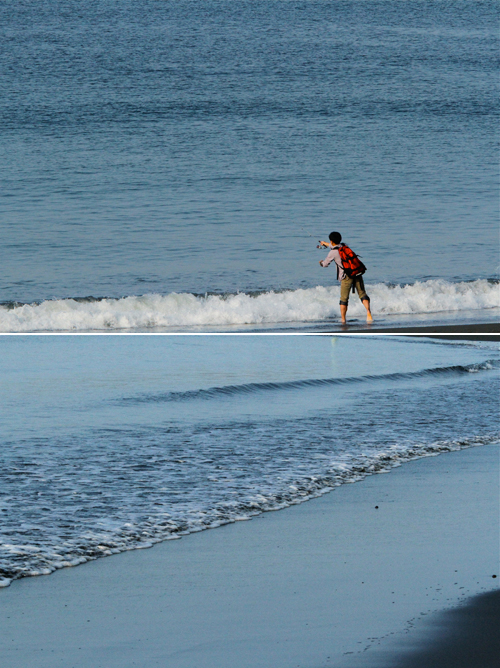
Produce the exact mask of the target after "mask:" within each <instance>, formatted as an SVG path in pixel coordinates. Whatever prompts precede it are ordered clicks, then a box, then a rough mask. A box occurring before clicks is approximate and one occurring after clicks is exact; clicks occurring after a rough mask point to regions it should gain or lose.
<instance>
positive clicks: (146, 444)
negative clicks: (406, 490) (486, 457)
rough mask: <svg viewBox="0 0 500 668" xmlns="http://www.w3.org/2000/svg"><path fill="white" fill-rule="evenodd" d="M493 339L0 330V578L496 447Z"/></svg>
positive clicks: (5, 580) (499, 366)
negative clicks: (426, 460) (420, 462)
mask: <svg viewBox="0 0 500 668" xmlns="http://www.w3.org/2000/svg"><path fill="white" fill-rule="evenodd" d="M499 370H500V356H499V351H498V345H496V344H486V343H484V344H469V345H462V344H456V343H455V344H453V343H441V342H439V343H431V342H423V341H422V340H396V339H394V338H393V339H384V338H376V337H366V338H359V337H357V338H355V337H352V338H349V337H339V338H337V339H335V338H331V337H326V336H321V337H311V336H296V337H283V336H272V337H267V336H264V337H257V336H239V337H236V336H225V337H222V336H202V337H192V336H185V337H184V336H180V337H165V336H159V337H154V336H153V337H152V336H121V337H116V336H97V337H95V336H88V337H84V336H57V337H52V336H51V337H43V336H35V337H33V336H32V337H23V336H15V337H0V374H1V383H0V403H1V405H2V418H1V434H2V436H1V440H0V517H2V521H1V523H0V584H1V585H3V586H5V585H8V584H9V582H10V581H11V580H12V579H13V578H19V577H24V576H26V575H37V574H48V573H50V572H52V571H53V570H55V569H57V568H61V567H63V566H67V565H70V564H72V565H76V564H79V563H82V562H84V561H88V560H89V559H94V558H97V557H100V556H106V555H110V554H113V553H114V552H121V551H123V550H131V549H136V548H141V547H148V546H151V545H152V544H154V543H156V542H158V541H161V540H169V539H175V538H178V537H179V536H182V535H185V534H187V533H191V532H193V531H200V530H202V529H206V528H211V527H217V526H220V525H221V524H225V523H228V522H234V521H236V520H244V519H250V518H251V517H252V516H253V515H255V514H258V513H261V512H263V511H266V510H277V509H280V508H283V507H285V506H289V505H291V504H295V503H300V502H302V501H306V500H307V499H309V498H312V497H314V496H318V495H321V494H323V493H325V492H328V491H331V490H332V489H333V488H335V487H336V486H338V485H342V484H343V483H348V482H355V481H357V480H360V479H362V478H363V477H365V476H366V475H371V474H373V473H379V472H386V471H390V470H391V468H393V467H394V466H399V465H401V464H402V465H404V462H406V461H408V460H410V459H415V458H418V457H425V456H430V455H437V454H441V453H446V452H449V451H451V450H459V449H461V448H466V447H473V446H481V445H483V444H486V443H492V442H495V441H496V442H497V441H498V439H499V433H498V390H499V387H498V380H499Z"/></svg>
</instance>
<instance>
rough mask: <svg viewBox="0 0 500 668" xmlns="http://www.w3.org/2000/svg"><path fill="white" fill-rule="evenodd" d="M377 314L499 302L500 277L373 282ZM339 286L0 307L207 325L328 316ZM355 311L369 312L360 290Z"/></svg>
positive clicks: (40, 318) (105, 322)
mask: <svg viewBox="0 0 500 668" xmlns="http://www.w3.org/2000/svg"><path fill="white" fill-rule="evenodd" d="M367 291H368V293H369V294H370V297H371V300H372V311H373V312H374V314H375V315H377V314H381V315H384V314H419V313H443V312H446V311H462V310H478V309H490V308H495V307H499V306H500V291H499V285H498V283H492V282H489V281H487V280H476V281H471V282H462V283H451V282H448V281H445V280H429V281H424V282H417V283H414V284H412V285H404V286H391V285H386V284H384V283H376V284H374V285H367ZM338 300H339V288H338V286H330V287H324V286H317V287H315V288H309V289H301V290H288V291H283V292H274V291H270V292H266V293H262V294H259V295H256V296H253V295H248V294H246V293H239V294H233V295H225V296H220V295H209V296H206V297H199V296H195V295H192V294H189V293H179V294H178V293H171V294H168V295H159V294H149V295H143V296H141V297H133V296H132V297H124V298H122V299H102V300H100V301H88V302H82V301H76V300H74V299H59V300H50V301H44V302H42V303H41V304H24V305H21V306H16V307H15V308H11V309H9V308H7V307H5V306H4V307H1V308H0V331H1V332H30V331H54V332H55V331H82V330H117V329H145V328H153V327H172V328H174V327H186V328H190V327H206V326H225V325H252V324H255V325H260V324H266V323H300V322H321V321H324V320H332V319H337V318H338V317H339V306H338ZM350 313H351V315H362V314H364V308H363V306H362V304H361V303H360V302H359V300H358V298H357V296H355V297H353V298H352V300H351V305H350Z"/></svg>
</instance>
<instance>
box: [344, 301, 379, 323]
mask: <svg viewBox="0 0 500 668" xmlns="http://www.w3.org/2000/svg"><path fill="white" fill-rule="evenodd" d="M362 304H363V306H364V307H365V309H366V322H373V316H372V312H371V311H370V300H369V299H363V301H362ZM346 310H347V307H346ZM340 313H341V314H342V306H341V307H340Z"/></svg>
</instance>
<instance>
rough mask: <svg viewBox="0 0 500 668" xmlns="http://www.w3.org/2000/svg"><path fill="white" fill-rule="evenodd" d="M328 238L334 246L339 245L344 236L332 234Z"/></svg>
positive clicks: (337, 233)
mask: <svg viewBox="0 0 500 668" xmlns="http://www.w3.org/2000/svg"><path fill="white" fill-rule="evenodd" d="M328 238H329V239H330V241H331V242H332V244H339V243H340V242H341V241H342V235H341V234H340V232H332V233H331V234H330V236H329V237H328Z"/></svg>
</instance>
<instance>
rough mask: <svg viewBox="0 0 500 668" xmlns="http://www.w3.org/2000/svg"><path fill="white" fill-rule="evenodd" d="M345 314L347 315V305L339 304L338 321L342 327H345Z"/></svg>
mask: <svg viewBox="0 0 500 668" xmlns="http://www.w3.org/2000/svg"><path fill="white" fill-rule="evenodd" d="M346 314H347V304H341V305H340V320H341V322H342V324H343V325H345V323H346V322H347V321H346V319H345V317H346Z"/></svg>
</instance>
